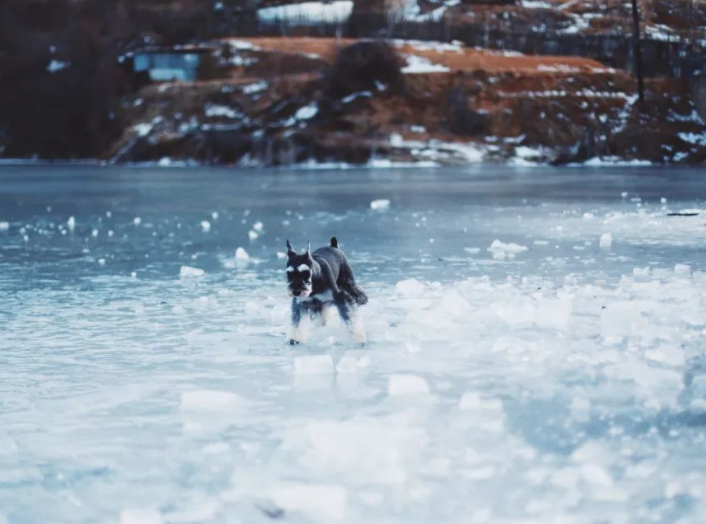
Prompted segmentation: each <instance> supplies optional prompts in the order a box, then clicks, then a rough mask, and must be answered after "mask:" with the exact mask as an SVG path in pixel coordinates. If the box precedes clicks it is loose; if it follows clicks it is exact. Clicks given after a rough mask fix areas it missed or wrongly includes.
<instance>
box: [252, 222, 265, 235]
mask: <svg viewBox="0 0 706 524" xmlns="http://www.w3.org/2000/svg"><path fill="white" fill-rule="evenodd" d="M264 227H265V225H264V224H263V223H262V222H255V223H254V224H253V225H252V228H253V231H257V232H258V233H261V232H262V230H263V228H264Z"/></svg>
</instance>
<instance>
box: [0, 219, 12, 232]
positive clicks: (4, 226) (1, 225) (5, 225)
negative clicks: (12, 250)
mask: <svg viewBox="0 0 706 524" xmlns="http://www.w3.org/2000/svg"><path fill="white" fill-rule="evenodd" d="M9 229H10V223H9V222H5V221H3V222H0V231H7V230H9Z"/></svg>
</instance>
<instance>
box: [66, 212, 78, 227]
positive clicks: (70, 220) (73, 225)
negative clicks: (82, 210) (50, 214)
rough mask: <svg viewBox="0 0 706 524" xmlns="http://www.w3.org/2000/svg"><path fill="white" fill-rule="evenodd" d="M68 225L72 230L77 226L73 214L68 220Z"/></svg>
mask: <svg viewBox="0 0 706 524" xmlns="http://www.w3.org/2000/svg"><path fill="white" fill-rule="evenodd" d="M66 227H68V228H69V229H70V230H72V231H73V229H74V228H75V227H76V219H75V218H74V217H73V216H70V217H69V219H68V220H67V221H66Z"/></svg>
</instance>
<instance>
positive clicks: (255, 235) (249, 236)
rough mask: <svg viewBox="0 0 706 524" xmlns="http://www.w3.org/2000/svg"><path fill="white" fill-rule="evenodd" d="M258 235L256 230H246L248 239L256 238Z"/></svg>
mask: <svg viewBox="0 0 706 524" xmlns="http://www.w3.org/2000/svg"><path fill="white" fill-rule="evenodd" d="M259 236H260V235H258V234H257V231H253V230H250V231H248V238H249V239H250V240H256V239H257V237H259Z"/></svg>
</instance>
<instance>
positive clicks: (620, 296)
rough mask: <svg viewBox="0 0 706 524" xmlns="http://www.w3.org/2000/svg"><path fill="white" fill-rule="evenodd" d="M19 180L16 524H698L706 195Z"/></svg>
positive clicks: (13, 429) (107, 172) (702, 191)
mask: <svg viewBox="0 0 706 524" xmlns="http://www.w3.org/2000/svg"><path fill="white" fill-rule="evenodd" d="M0 170H1V171H0V297H2V301H1V302H0V322H2V327H1V331H0V522H2V523H3V524H4V523H5V522H6V521H7V522H8V523H10V524H20V523H41V524H49V523H57V524H58V523H67V524H68V523H86V524H89V523H90V524H95V523H120V524H156V523H204V524H208V523H236V524H238V523H242V524H257V523H263V522H271V521H273V520H279V521H282V522H290V523H326V524H329V523H335V522H345V523H372V522H374V523H390V524H396V523H399V524H416V523H425V524H426V523H439V522H443V523H471V524H475V523H478V524H482V523H489V524H520V523H522V524H529V523H537V524H540V523H541V524H583V523H611V524H613V523H616V524H621V523H626V524H628V523H630V524H632V523H635V524H644V523H651V522H654V523H677V522H678V523H680V524H690V523H693V524H702V523H703V522H704V515H706V434H705V433H706V369H705V368H706V365H705V364H706V360H705V358H704V350H705V349H706V295H705V294H704V292H705V291H706V272H704V261H705V260H706V258H705V257H704V246H705V245H706V244H705V243H704V235H705V234H706V227H704V224H705V223H706V215H705V213H706V203H705V201H706V176H704V173H702V172H699V171H678V170H673V169H663V170H661V169H650V170H634V169H633V170H629V169H623V170H619V169H612V170H610V169H603V170H600V171H597V170H588V169H565V170H552V169H545V168H542V169H524V170H512V169H511V168H487V167H486V168H478V169H475V170H457V171H454V170H436V171H435V170H418V171H417V170H404V171H397V170H389V171H353V170H350V171H337V172H323V171H322V172H305V171H269V172H257V171H248V172H235V171H230V170H208V169H178V170H142V169H101V168H95V167H70V168H67V167H8V166H4V167H0ZM384 199H386V200H389V207H386V206H385V205H384V204H380V203H378V204H376V207H377V209H372V208H371V202H372V201H375V200H384ZM684 210H691V212H692V213H694V212H700V213H701V215H700V216H680V217H670V216H667V214H668V213H670V212H675V211H684ZM72 217H73V218H72ZM334 234H335V235H336V236H337V237H338V238H339V240H340V242H341V245H342V247H343V249H344V250H345V251H347V253H348V255H349V257H350V259H351V261H352V264H353V267H354V269H355V271H356V273H357V276H358V280H359V282H360V283H361V285H362V286H363V287H364V288H365V289H366V290H367V292H368V294H369V295H370V297H371V300H370V304H369V305H368V306H366V307H365V308H364V317H365V322H366V325H367V328H368V337H369V340H370V342H369V344H368V345H367V346H366V347H365V348H364V349H360V348H356V347H355V346H354V345H353V344H352V343H351V342H350V341H349V339H348V337H347V335H346V333H345V330H344V329H343V327H342V326H341V325H340V324H334V325H331V326H328V327H326V328H317V327H313V328H312V338H311V340H310V343H309V344H307V345H305V346H302V347H295V348H291V347H289V346H285V344H284V333H285V319H286V316H287V298H286V296H285V290H284V285H283V280H284V271H283V270H284V261H283V260H282V259H281V258H278V252H280V253H281V252H283V251H284V242H285V238H290V239H291V240H292V242H293V243H294V244H295V246H303V245H305V242H306V241H307V240H311V241H312V245H313V246H315V247H317V246H319V245H323V244H325V243H326V242H327V240H328V238H329V237H330V236H331V235H334ZM239 247H240V248H243V249H244V250H245V251H246V252H247V253H248V255H249V258H247V259H245V258H244V255H243V254H242V251H240V253H241V256H240V258H236V256H235V253H236V249H237V248H239Z"/></svg>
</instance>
